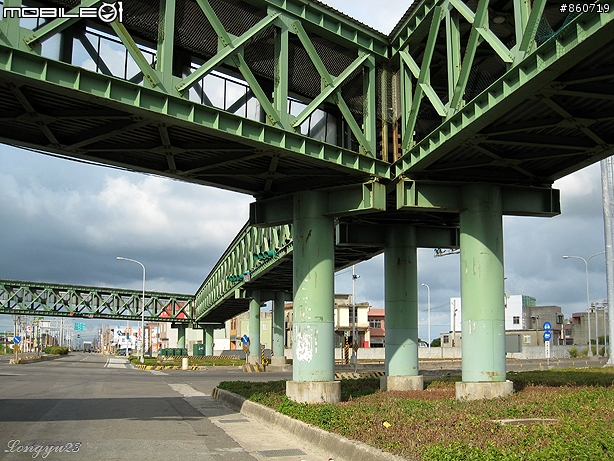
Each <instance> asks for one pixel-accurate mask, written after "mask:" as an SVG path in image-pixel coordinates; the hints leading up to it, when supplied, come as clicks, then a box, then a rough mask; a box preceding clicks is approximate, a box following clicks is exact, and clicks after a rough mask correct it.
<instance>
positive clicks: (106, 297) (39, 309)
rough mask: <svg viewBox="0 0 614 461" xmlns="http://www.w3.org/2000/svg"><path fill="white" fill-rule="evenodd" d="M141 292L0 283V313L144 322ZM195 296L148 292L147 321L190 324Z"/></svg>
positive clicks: (12, 281) (3, 281) (56, 285)
mask: <svg viewBox="0 0 614 461" xmlns="http://www.w3.org/2000/svg"><path fill="white" fill-rule="evenodd" d="M142 304H143V303H142V292H140V291H133V290H118V289H114V288H103V287H88V286H77V285H58V284H51V283H33V282H23V281H16V280H0V313H2V314H15V315H24V314H25V315H50V316H58V317H75V318H91V319H108V318H111V319H126V320H141V313H142V311H143V308H142ZM193 306H194V297H193V296H191V295H181V294H172V293H158V292H145V320H146V321H148V322H171V321H172V322H175V323H189V322H191V320H192V318H193V314H192V310H193Z"/></svg>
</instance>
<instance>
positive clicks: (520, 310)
mask: <svg viewBox="0 0 614 461" xmlns="http://www.w3.org/2000/svg"><path fill="white" fill-rule="evenodd" d="M536 303H537V301H536V299H535V298H533V297H532V296H525V295H511V296H506V297H505V330H506V331H509V330H527V329H531V328H534V325H532V324H531V318H530V310H528V309H526V308H531V307H535V306H536ZM527 316H529V318H527ZM461 318H462V316H461V299H460V298H450V326H451V328H450V331H452V332H454V331H456V332H457V333H460V331H461V329H462V319H461Z"/></svg>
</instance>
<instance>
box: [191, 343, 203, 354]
mask: <svg viewBox="0 0 614 461" xmlns="http://www.w3.org/2000/svg"><path fill="white" fill-rule="evenodd" d="M192 355H196V356H200V357H202V356H203V355H205V345H204V344H194V346H193V348H192Z"/></svg>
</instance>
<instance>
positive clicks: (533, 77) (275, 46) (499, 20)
mask: <svg viewBox="0 0 614 461" xmlns="http://www.w3.org/2000/svg"><path fill="white" fill-rule="evenodd" d="M2 7H3V9H2V11H3V14H2V19H1V20H0V142H3V143H6V144H11V145H15V146H20V147H24V148H28V149H32V150H35V151H38V152H41V153H45V154H48V155H55V156H59V157H63V158H69V159H73V160H77V161H83V162H91V163H95V164H104V165H108V166H112V167H116V168H123V169H128V170H133V171H139V172H146V173H150V174H157V175H162V176H166V177H171V178H175V179H178V180H182V181H188V182H192V183H197V184H202V185H206V186H213V187H219V188H223V189H228V190H233V191H238V192H241V193H245V194H250V195H252V196H253V197H254V198H255V202H254V203H253V204H252V206H251V209H250V220H249V223H248V224H247V225H246V226H245V228H244V229H243V230H242V231H241V232H240V233H239V234H238V235H237V237H236V238H235V240H234V241H233V243H232V244H231V246H230V247H229V248H228V249H227V250H226V252H225V253H224V255H222V257H221V259H220V260H219V262H218V263H217V264H216V266H215V267H214V268H213V270H212V272H211V273H210V275H209V276H208V277H207V279H206V280H205V281H204V283H203V285H202V286H201V288H200V289H199V291H198V292H197V293H196V294H195V295H194V298H193V304H192V301H191V300H190V301H189V302H188V304H189V305H190V308H189V309H186V310H185V311H182V312H185V313H186V314H187V315H188V317H189V319H190V321H192V322H193V323H200V322H204V323H209V322H210V323H219V322H222V321H224V320H226V319H228V318H230V317H232V316H233V315H235V314H237V313H238V312H242V311H245V310H246V309H248V308H249V309H250V311H251V310H252V309H254V310H255V309H256V307H257V306H259V302H260V301H261V300H262V299H264V298H267V299H273V297H275V299H279V300H281V299H283V296H281V297H277V295H276V293H277V294H279V293H286V294H289V295H291V296H292V295H293V297H294V335H295V344H298V345H297V346H296V351H295V362H294V364H295V366H294V382H296V383H299V384H300V383H302V382H304V381H308V382H311V381H316V382H326V383H329V382H331V381H332V371H331V370H332V368H331V367H332V365H331V363H332V362H333V361H332V360H330V357H329V355H327V354H328V352H324V351H328V350H329V347H328V346H331V347H330V349H332V345H330V344H328V343H327V341H328V339H325V338H328V333H324V332H328V330H329V329H330V328H332V326H331V325H332V319H331V318H330V316H331V315H332V279H333V272H334V270H338V269H340V268H343V267H347V266H349V265H351V264H354V263H355V262H358V261H362V260H365V259H369V258H370V257H372V256H373V255H375V254H378V253H381V252H385V253H386V261H387V262H386V264H385V271H386V316H387V318H386V323H387V325H391V327H390V328H387V335H388V334H389V333H390V337H387V339H386V345H387V362H386V363H387V365H386V367H387V376H388V379H390V378H391V377H408V376H413V375H415V374H416V373H417V353H416V354H415V355H416V357H415V360H414V352H412V351H414V349H415V347H416V344H415V340H417V323H415V322H417V310H416V309H415V302H416V300H417V287H414V285H417V278H416V277H417V272H416V268H415V264H413V265H412V264H411V262H412V261H415V249H416V248H417V247H443V248H457V247H460V249H461V286H462V292H463V294H462V296H463V348H464V349H466V350H464V356H466V357H467V358H468V359H467V360H466V361H463V384H466V383H481V382H488V383H495V384H497V383H499V384H500V383H501V382H502V381H504V380H505V360H504V359H505V353H504V345H502V344H501V342H500V337H501V331H502V330H501V328H502V315H503V311H502V309H503V307H502V299H503V250H502V239H503V235H502V228H501V218H502V216H503V215H525V216H544V217H548V216H554V215H557V214H559V213H560V204H559V192H558V191H557V190H555V189H553V188H552V187H551V186H552V183H553V182H554V181H555V180H556V179H558V178H561V177H563V176H565V175H567V174H570V173H572V172H574V171H577V170H579V169H581V168H583V167H585V166H587V165H589V164H592V163H595V162H598V161H600V160H602V159H604V158H606V157H608V156H610V155H612V154H613V153H614V52H613V51H614V50H613V49H614V47H613V44H614V21H613V19H614V11H612V5H610V3H608V2H606V1H601V0H597V1H595V2H594V3H586V4H577V3H576V4H573V5H572V4H571V3H567V2H562V1H559V0H533V1H529V0H469V1H466V2H463V1H460V0H417V1H415V2H414V3H412V4H411V6H410V8H409V10H408V11H407V12H406V14H405V15H404V16H403V17H402V18H401V19H400V21H399V22H398V24H397V25H396V27H395V28H394V30H393V31H392V32H391V33H390V34H389V35H384V34H382V33H380V32H378V31H376V30H373V29H371V28H370V27H368V26H366V25H364V24H362V23H359V22H357V21H356V20H354V19H352V18H350V17H348V16H346V15H344V14H343V13H341V12H339V11H336V10H334V9H332V8H330V7H327V6H326V5H324V4H322V3H319V2H318V1H315V0H314V1H310V2H305V1H303V0H158V1H150V0H130V1H124V2H117V3H113V4H111V5H109V4H106V3H105V4H104V5H103V4H102V3H101V2H100V1H99V0H82V1H81V2H79V1H78V0H42V1H34V0H32V1H25V2H23V4H22V0H3V5H2ZM79 8H81V9H79ZM95 12H98V13H99V14H98V16H99V17H92V13H95ZM43 13H44V14H43ZM84 13H87V14H84ZM41 15H44V16H46V18H45V19H41V18H35V16H41ZM54 16H55V17H54ZM84 16H88V17H84ZM394 261H396V263H394ZM395 264H396V265H395ZM11 283H12V282H5V286H7V287H8V289H7V288H5V289H4V290H5V292H4V293H5V294H3V295H2V296H3V297H2V299H13V300H15V299H19V300H20V301H19V302H24V303H25V300H26V299H31V298H36V299H39V300H40V301H41V302H39V304H45V305H47V304H46V303H45V302H42V298H40V296H42V293H49V294H48V295H47V299H51V298H54V297H58V298H61V299H64V301H63V303H64V304H63V307H62V308H61V309H60V310H61V311H62V312H71V309H73V311H79V312H84V313H87V314H88V315H89V314H94V315H96V314H95V311H96V309H97V308H96V307H94V305H95V303H94V302H93V299H94V298H95V299H100V300H102V299H104V297H103V295H101V296H98V295H96V296H94V295H93V294H92V295H91V300H90V301H88V300H87V299H88V298H86V297H85V296H86V295H84V294H79V295H75V296H79V297H81V301H78V302H76V303H74V302H73V300H69V299H68V297H70V296H69V295H68V294H66V295H60V294H58V295H51V293H53V292H54V291H53V290H58V289H59V290H60V291H57V293H68V292H70V293H73V291H71V289H69V288H64V289H63V290H64V291H61V290H62V289H61V288H57V287H56V288H51V287H49V289H47V288H45V287H44V284H35V286H37V287H41V288H37V289H36V290H35V291H31V289H30V288H26V285H27V284H22V285H20V287H17V286H16V287H15V288H11ZM15 285H19V283H15ZM403 287H408V288H407V289H406V290H404V289H403ZM11 290H14V291H11ZM28 290H30V291H31V293H30V294H26V293H28ZM49 290H50V291H49ZM101 290H103V289H101ZM86 291H87V287H85V291H83V292H82V293H85V292H86ZM7 293H8V294H7ZM19 293H22V295H19ZM74 293H77V291H74ZM79 293H81V292H79ZM92 293H93V292H92ZM132 295H134V293H133V294H132ZM20 296H21V297H20ZM117 296H119V298H121V299H122V300H123V299H128V298H130V296H131V295H130V294H129V292H124V294H118V295H117ZM149 296H150V299H152V300H153V297H154V296H155V294H154V293H150V294H149ZM284 296H285V295H284ZM177 299H179V298H177ZM182 299H186V300H187V299H189V298H188V297H186V298H182ZM22 300H23V301H22ZM150 302H151V303H153V301H150ZM164 302H165V301H164ZM164 302H163V303H164ZM182 302H183V301H182ZM120 304H121V303H120ZM188 304H185V305H183V307H185V306H186V305H188ZM148 305H149V304H148ZM3 306H5V307H4V308H5V309H6V306H9V305H8V304H3ZM24 306H25V304H24ZM76 306H81V307H76ZM161 306H162V309H163V304H162V305H160V304H156V305H155V307H154V305H153V304H152V305H151V307H150V308H149V309H148V313H149V314H150V315H151V316H152V318H155V317H156V316H157V315H159V313H160V312H161V311H160V308H161ZM254 306H256V307H254ZM412 306H413V307H412ZM493 306H494V307H493ZM13 307H14V306H13ZM22 307H23V306H22ZM50 309H53V307H51V308H50ZM329 311H330V312H329ZM96 312H100V311H96ZM105 312H109V313H110V315H116V314H117V315H122V316H123V315H128V316H134V313H135V312H136V310H135V308H126V309H125V310H124V311H121V310H120V309H119V307H117V306H113V307H110V306H109V307H105ZM408 312H409V314H408ZM101 315H102V314H101ZM105 315H106V314H105ZM388 316H390V318H388ZM414 317H415V319H414ZM414 320H415V322H414ZM252 323H255V322H252ZM329 324H331V325H329ZM331 336H332V333H331ZM414 336H415V338H414ZM318 338H320V339H319V341H320V343H318ZM318 344H320V346H318ZM389 350H390V355H388V351H389ZM314 351H316V352H314ZM408 351H409V352H408ZM485 351H487V352H485ZM488 351H490V352H488ZM297 354H298V355H297ZM314 354H315V355H314ZM322 354H324V355H322ZM404 354H405V355H404ZM407 354H409V355H407ZM253 355H257V354H253ZM395 357H397V358H396V359H395ZM398 357H405V358H406V360H403V361H402V363H401V362H399V361H398V360H399V359H398ZM414 362H415V365H416V366H414V365H412V364H414ZM408 364H409V365H408ZM389 384H391V385H392V381H390V382H389ZM293 389H294V388H293ZM323 389H324V387H322V388H321V389H320V390H321V391H322V392H323V394H322V395H321V396H320V397H321V398H326V399H327V398H328V396H324V395H325V394H326V395H328V394H327V392H328V391H324V390H323ZM326 389H328V388H326ZM288 392H289V395H291V396H293V397H297V396H298V395H299V394H300V392H297V391H296V389H294V390H290V388H289V390H288ZM317 392H319V391H317ZM317 392H316V393H317ZM335 392H336V391H335ZM463 392H465V391H461V396H462V395H465V396H467V395H468V394H467V393H465V394H463ZM333 393H334V392H333ZM489 395H490V394H489ZM299 399H300V398H299ZM333 400H334V398H333Z"/></svg>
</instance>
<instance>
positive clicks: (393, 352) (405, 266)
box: [380, 225, 424, 391]
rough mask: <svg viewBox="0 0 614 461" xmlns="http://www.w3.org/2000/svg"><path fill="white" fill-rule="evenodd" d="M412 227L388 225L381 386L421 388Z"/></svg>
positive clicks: (416, 256)
mask: <svg viewBox="0 0 614 461" xmlns="http://www.w3.org/2000/svg"><path fill="white" fill-rule="evenodd" d="M417 259H418V254H417V244H416V229H415V227H413V226H406V225H398V226H390V227H389V228H388V232H387V238H386V250H385V254H384V268H385V269H384V270H385V297H386V301H385V303H386V317H385V320H386V352H385V354H386V376H382V377H381V379H380V387H381V389H382V390H384V391H385V390H422V389H423V388H424V382H423V377H422V376H419V375H418V268H417Z"/></svg>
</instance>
